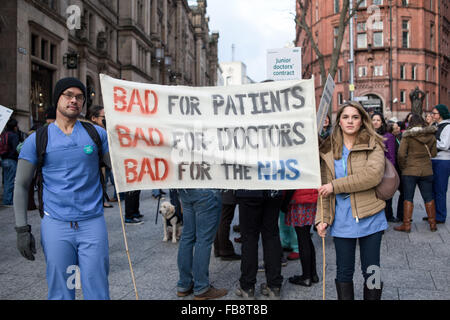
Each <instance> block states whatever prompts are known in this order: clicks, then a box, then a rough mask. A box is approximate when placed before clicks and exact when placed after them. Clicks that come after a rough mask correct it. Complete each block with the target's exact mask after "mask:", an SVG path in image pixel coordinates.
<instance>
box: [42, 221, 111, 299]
mask: <svg viewBox="0 0 450 320" xmlns="http://www.w3.org/2000/svg"><path fill="white" fill-rule="evenodd" d="M41 244H42V247H43V249H44V255H45V261H46V263H47V271H46V274H47V284H48V299H49V300H74V299H75V286H74V281H73V280H74V266H78V267H79V269H80V278H81V287H82V290H83V297H84V299H85V300H109V299H110V297H109V283H108V274H109V253H108V233H107V231H106V223H105V218H104V216H103V215H102V216H100V217H96V218H92V219H88V220H84V221H78V222H67V221H59V220H55V219H52V218H50V217H49V216H47V215H44V218H43V219H42V223H41Z"/></svg>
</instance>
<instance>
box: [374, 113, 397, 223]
mask: <svg viewBox="0 0 450 320" xmlns="http://www.w3.org/2000/svg"><path fill="white" fill-rule="evenodd" d="M371 119H372V124H373V128H374V129H375V130H376V132H377V133H378V134H379V135H380V136H382V137H383V138H384V146H385V147H386V150H385V151H384V155H385V157H386V159H388V160H389V161H391V163H392V164H393V165H394V167H395V165H396V161H395V158H396V156H397V153H396V148H395V137H394V135H393V134H392V133H390V132H388V131H387V124H386V121H385V120H384V118H383V115H382V114H381V113H379V112H374V113H373V114H372V116H371ZM384 213H385V214H386V219H387V221H389V222H398V221H399V220H397V219H395V218H394V212H393V211H392V198H391V199H388V200H386V208H385V209H384Z"/></svg>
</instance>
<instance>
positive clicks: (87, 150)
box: [83, 145, 94, 154]
mask: <svg viewBox="0 0 450 320" xmlns="http://www.w3.org/2000/svg"><path fill="white" fill-rule="evenodd" d="M83 151H84V153H86V154H92V152H94V147H93V146H90V145H86V146H84V148H83Z"/></svg>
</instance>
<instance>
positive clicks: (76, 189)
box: [14, 78, 109, 300]
mask: <svg viewBox="0 0 450 320" xmlns="http://www.w3.org/2000/svg"><path fill="white" fill-rule="evenodd" d="M53 101H54V103H55V107H56V121H55V122H54V123H52V124H50V125H49V126H48V143H47V148H46V152H45V156H44V159H45V160H44V165H43V167H42V175H43V180H44V182H43V196H42V198H43V203H44V216H43V219H42V221H41V243H42V247H43V250H44V255H45V260H46V263H47V271H46V275H47V283H48V299H58V300H60V299H64V300H67V299H71V300H73V299H75V287H76V286H75V284H74V281H73V280H74V279H76V277H74V270H76V269H78V268H79V270H80V279H81V287H82V289H83V296H84V298H85V299H94V300H103V299H109V284H108V273H109V254H108V234H107V230H106V223H105V219H104V216H103V191H102V186H101V183H100V175H99V174H100V171H99V158H98V157H99V156H98V148H97V145H96V143H95V142H94V141H93V140H92V139H91V137H90V136H89V134H88V132H87V131H86V129H84V127H83V125H82V124H81V123H80V122H79V121H78V120H77V118H78V116H79V115H80V113H81V111H82V109H83V106H84V103H85V101H86V88H85V86H84V85H83V83H81V82H80V81H79V80H78V79H75V78H64V79H61V80H60V81H58V83H57V84H56V86H55V90H54V96H53ZM95 129H96V130H97V132H98V134H99V136H100V139H101V142H102V151H103V159H104V161H105V163H106V164H107V165H109V154H108V153H109V151H108V143H107V135H106V131H105V130H104V129H103V128H101V127H99V126H95ZM37 164H38V156H37V153H36V134H35V133H33V134H32V135H31V136H30V137H29V138H28V139H27V140H26V141H25V143H24V145H23V147H22V150H21V152H20V155H19V163H18V168H17V172H18V173H17V176H16V190H15V193H14V200H15V201H14V211H15V217H16V231H17V246H18V249H19V251H20V253H21V254H22V255H23V256H24V257H25V258H27V259H28V260H34V255H33V254H34V253H36V249H35V243H34V237H33V235H32V234H31V226H29V225H28V223H27V210H26V209H27V208H26V204H27V198H28V197H27V191H28V186H29V185H30V182H31V179H32V177H33V174H34V170H35V168H36V166H37Z"/></svg>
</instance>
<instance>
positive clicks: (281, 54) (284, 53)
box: [267, 47, 302, 81]
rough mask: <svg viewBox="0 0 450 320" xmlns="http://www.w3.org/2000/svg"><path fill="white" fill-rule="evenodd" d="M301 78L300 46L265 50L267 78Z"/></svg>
mask: <svg viewBox="0 0 450 320" xmlns="http://www.w3.org/2000/svg"><path fill="white" fill-rule="evenodd" d="M301 78H302V48H300V47H295V48H280V49H270V50H267V79H272V80H275V81H280V80H300V79H301Z"/></svg>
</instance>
